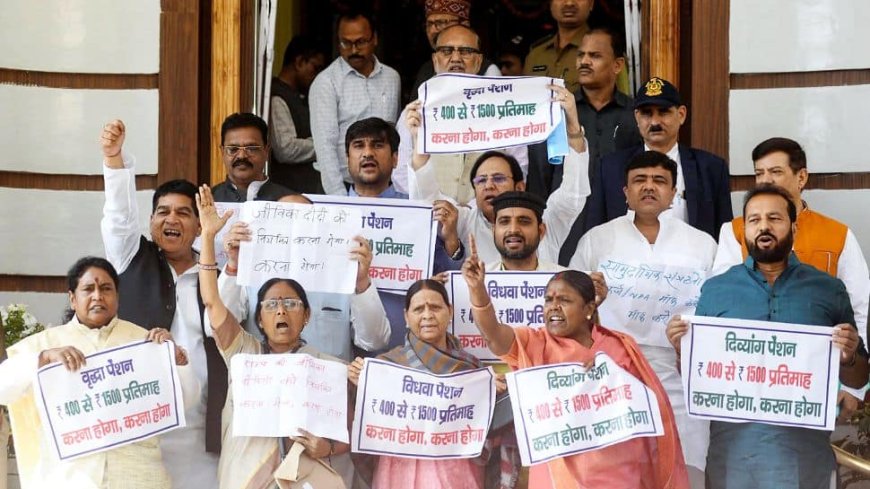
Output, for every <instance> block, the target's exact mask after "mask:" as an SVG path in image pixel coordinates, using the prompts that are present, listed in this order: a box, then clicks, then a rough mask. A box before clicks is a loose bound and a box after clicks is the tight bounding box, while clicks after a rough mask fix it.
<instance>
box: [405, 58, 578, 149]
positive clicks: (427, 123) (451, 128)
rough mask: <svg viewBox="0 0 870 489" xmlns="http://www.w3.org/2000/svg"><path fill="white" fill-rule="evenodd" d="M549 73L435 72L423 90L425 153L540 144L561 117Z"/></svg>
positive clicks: (422, 142)
mask: <svg viewBox="0 0 870 489" xmlns="http://www.w3.org/2000/svg"><path fill="white" fill-rule="evenodd" d="M550 84H557V85H561V86H564V81H562V80H561V79H553V78H547V77H537V76H531V77H487V76H473V75H464V74H455V73H449V74H442V75H438V76H435V77H433V78H431V79H429V81H427V82H426V83H424V84H423V85H421V86H420V89H419V97H420V100H422V101H423V107H422V109H421V110H422V113H423V126H422V129H423V130H422V131H419V133H418V135H417V137H418V138H419V139H418V141H417V143H418V147H419V148H423V153H428V154H435V153H469V152H474V151H486V150H488V149H496V148H504V147H507V146H519V145H523V144H532V143H538V142H541V141H543V140H545V139H547V136H549V134H550V133H551V132H552V131H553V129H554V128H555V127H556V126H558V125H559V123H560V122H561V121H562V108H561V106H560V105H559V104H558V103H554V102H552V101H551V98H552V97H553V92H552V90H550V89H549V88H547V85H550Z"/></svg>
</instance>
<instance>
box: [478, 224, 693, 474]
mask: <svg viewBox="0 0 870 489" xmlns="http://www.w3.org/2000/svg"><path fill="white" fill-rule="evenodd" d="M470 253H471V256H470V257H469V258H468V259H467V260H466V261H465V264H464V265H463V266H462V275H463V277H464V278H465V281H466V283H467V284H468V289H469V296H470V299H471V308H472V312H473V316H474V323H475V325H477V327H478V329H480V332H481V333H482V334H483V335H484V337H485V338H486V340H487V342H488V344H489V349H490V350H492V352H493V353H494V354H496V355H498V356H499V357H501V359H502V360H503V361H505V362H507V363H508V365H510V366H511V368H512V369H513V370H520V369H524V368H529V367H535V366H541V365H551V364H557V363H564V362H580V363H582V364H585V365H591V364H592V362H594V357H595V353H596V352H605V353H607V355H609V356H610V357H611V358H612V359H613V360H614V361H615V362H616V363H617V364H618V365H619V366H620V367H622V368H623V369H625V370H626V371H628V372H629V373H630V374H631V375H633V376H635V377H637V378H638V379H639V380H640V381H641V382H643V383H644V384H645V385H646V386H647V387H649V388H651V389H652V390H653V391H654V392H655V397H656V400H657V402H658V405H659V409H660V410H661V415H662V422H663V423H664V435H663V436H661V437H656V438H634V439H631V440H627V441H624V442H621V443H617V444H614V445H610V446H608V447H605V448H600V449H597V450H592V451H588V452H583V453H579V454H576V455H570V456H567V457H560V458H556V459H554V460H551V461H550V462H548V463H546V464H538V465H533V466H532V467H531V469H530V470H529V487H535V488H537V487H557V488H560V489H561V488H570V487H655V488H663V489H665V488H680V489H683V488H688V487H689V482H688V478H687V475H686V466H685V464H684V462H683V454H682V451H681V448H680V439H679V436H678V434H677V431H676V426H675V423H674V414H673V411H672V410H671V405H670V403H669V402H668V397H667V394H666V393H665V390H664V388H663V387H662V385H661V383H660V382H659V380H658V378H657V377H656V375H655V372H653V370H652V368H651V367H650V365H649V364H648V363H647V361H646V359H645V358H644V356H643V354H642V353H641V352H640V349H639V348H638V346H637V343H635V342H634V340H632V339H631V338H630V337H629V336H626V335H623V334H621V333H617V332H615V331H610V330H608V329H605V328H604V327H602V326H601V325H598V324H594V323H593V322H592V316H593V314H594V312H595V286H594V285H593V282H592V279H591V278H590V277H589V276H588V275H586V274H585V273H583V272H578V271H576V270H567V271H564V272H558V273H556V275H554V276H553V278H552V279H550V281H549V283H548V284H547V291H546V295H545V296H544V320H545V323H546V325H545V327H544V328H541V329H532V328H528V327H521V326H518V327H516V328H514V327H511V326H508V325H506V324H502V323H500V322H499V320H498V318H497V317H496V313H495V309H494V308H493V305H492V301H491V299H490V297H489V292H488V291H487V288H486V283H485V280H484V279H485V275H486V271H485V265H484V263H483V261H482V260H480V258H479V257H478V255H477V249H476V246H474V241H473V240H472V245H471V246H470Z"/></svg>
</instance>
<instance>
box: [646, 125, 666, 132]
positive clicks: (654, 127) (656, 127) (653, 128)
mask: <svg viewBox="0 0 870 489" xmlns="http://www.w3.org/2000/svg"><path fill="white" fill-rule="evenodd" d="M663 129H664V128H663V127H662V125H661V124H653V125H651V126H649V130H650V132H658V131H661V130H663Z"/></svg>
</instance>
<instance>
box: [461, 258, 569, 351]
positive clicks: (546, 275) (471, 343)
mask: <svg viewBox="0 0 870 489" xmlns="http://www.w3.org/2000/svg"><path fill="white" fill-rule="evenodd" d="M552 277H553V272H486V288H487V291H488V292H489V297H490V300H492V306H493V308H494V309H495V314H496V317H497V318H498V321H499V322H500V323H502V324H507V325H510V326H529V327H532V328H540V327H541V326H543V325H544V294H545V293H546V292H547V283H548V282H549V281H550V278H552ZM447 292H448V293H449V294H450V303H451V304H453V321H452V322H451V324H450V333H451V334H453V335H454V336H456V337H457V338H458V339H459V341H460V343H461V344H462V349H463V350H465V351H467V352H468V353H471V354H472V355H474V356H476V357H477V358H479V359H481V360H483V361H487V362H497V361H499V358H498V357H497V356H496V355H495V354H494V353H493V352H492V351H491V350H490V349H489V346H488V344H487V342H486V339H485V338H484V337H483V335H482V334H480V330H479V329H477V326H475V325H474V315H473V314H472V309H471V299H470V298H469V295H468V284H467V283H465V279H464V278H462V272H450V280H449V281H448V287H447Z"/></svg>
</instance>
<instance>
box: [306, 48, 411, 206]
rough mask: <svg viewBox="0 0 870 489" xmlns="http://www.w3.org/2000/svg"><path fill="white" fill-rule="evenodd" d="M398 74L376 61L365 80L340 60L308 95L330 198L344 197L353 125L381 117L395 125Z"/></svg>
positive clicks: (318, 150) (323, 175)
mask: <svg viewBox="0 0 870 489" xmlns="http://www.w3.org/2000/svg"><path fill="white" fill-rule="evenodd" d="M400 88H401V87H400V82H399V74H398V73H397V72H396V70H394V69H392V68H390V67H389V66H386V65H383V64H381V63H380V62H379V61H378V60H377V58H375V67H374V70H372V73H371V74H370V75H369V76H368V77H365V76H363V75H362V74H360V73H359V72H358V71H356V70H355V69H353V67H351V66H350V65H349V64H348V63H347V61H345V60H344V58H342V57H339V58H338V59H336V60H335V61H333V62H332V63H331V64H330V65H329V66H328V67H327V68H326V69H325V70H323V71H322V72H321V73H320V74H319V75H317V78H315V79H314V83H312V85H311V89H310V90H309V93H308V105H309V108H310V109H311V134H312V136H313V138H314V150H315V152H316V153H317V163H315V166H316V167H317V169H318V170H319V171H320V176H321V179H322V181H323V189H324V190H325V191H326V193H327V194H330V195H347V189H346V187H345V185H344V182H348V183H351V179H350V174H349V173H348V171H347V154H346V152H345V150H344V135H345V132H347V128H348V127H349V126H350V125H351V124H353V123H354V122H356V121H358V120H361V119H365V118H367V117H380V118H381V119H384V120H385V121H387V122H390V123H395V122H396V117H398V115H399V95H400Z"/></svg>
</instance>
